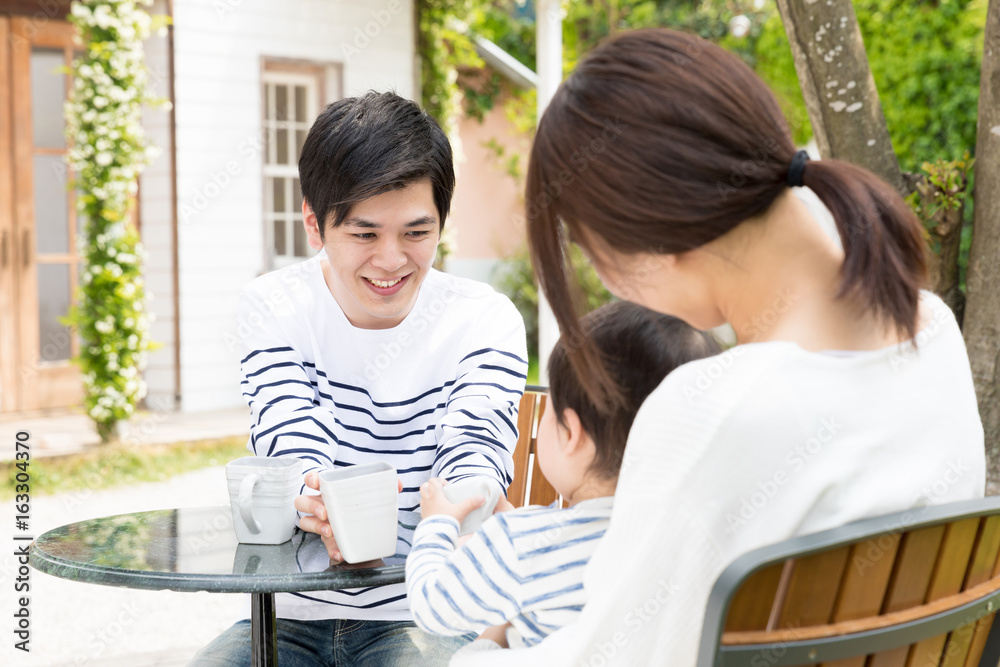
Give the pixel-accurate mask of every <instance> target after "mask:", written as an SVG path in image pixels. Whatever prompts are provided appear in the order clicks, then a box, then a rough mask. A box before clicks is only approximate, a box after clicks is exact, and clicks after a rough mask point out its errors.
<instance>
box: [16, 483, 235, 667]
mask: <svg viewBox="0 0 1000 667" xmlns="http://www.w3.org/2000/svg"><path fill="white" fill-rule="evenodd" d="M228 503H229V497H228V492H227V490H226V478H225V469H224V468H223V467H221V466H219V467H212V468H205V469H203V470H198V471H194V472H190V473H186V474H183V475H178V476H176V477H173V478H171V479H169V480H166V481H163V482H153V483H145V484H136V485H133V486H130V487H127V488H115V489H107V490H101V491H90V490H85V491H75V492H68V493H65V494H57V495H50V496H36V497H32V499H31V532H30V534H31V535H33V536H36V537H37V536H38V535H40V534H42V533H43V532H45V531H46V530H50V529H52V528H55V527H58V526H60V525H64V524H66V523H70V522H73V521H80V520H83V519H90V518H95V517H100V516H108V515H112V514H120V513H123V512H139V511H145V510H154V509H164V508H172V507H197V506H203V505H225V504H228ZM13 505H14V502H13V501H12V500H10V501H3V502H2V504H0V522H3V523H2V525H3V526H4V528H3V530H0V535H2V536H4V538H5V539H4V542H5V543H4V544H0V554H2V555H0V618H3V619H4V622H3V623H0V628H2V632H0V636H2V637H3V641H2V646H0V665H9V666H16V667H21V666H22V665H23V666H24V667H63V666H65V667H70V666H72V667H80V666H84V665H95V666H97V665H99V666H100V667H126V666H127V667H147V666H156V665H163V666H166V665H170V666H171V667H173V666H175V665H186V664H187V662H188V660H190V658H191V657H192V656H193V655H194V653H195V652H196V651H197V650H198V649H199V648H200V647H201V646H204V645H205V644H207V643H208V642H209V641H211V639H212V638H214V637H216V636H217V635H218V634H219V633H221V632H222V631H223V630H225V629H226V628H227V627H229V626H230V625H232V623H233V622H234V621H235V620H237V619H238V618H243V617H247V616H249V609H250V605H249V596H248V595H241V594H219V593H206V592H199V593H176V592H172V591H140V590H132V589H127V588H112V587H108V586H97V585H92V584H83V583H77V582H73V581H68V580H65V579H59V578H57V577H52V576H50V575H47V574H43V573H41V572H38V571H36V570H31V571H30V575H29V576H30V581H29V584H30V587H31V588H30V591H29V592H27V593H18V592H15V590H14V586H15V584H16V583H17V582H16V578H17V576H18V563H17V559H16V558H15V556H14V553H13V552H14V548H15V547H14V542H13V540H12V539H11V537H10V536H11V534H12V532H13V531H12V530H9V529H8V527H9V526H12V525H13V521H14V519H13V516H14V508H13ZM22 595H27V596H28V597H29V599H30V602H29V605H28V608H29V611H30V614H31V616H30V621H31V628H30V632H31V641H30V644H29V646H30V649H31V651H30V653H24V652H22V651H19V650H17V649H15V648H14V643H15V641H17V639H16V637H15V636H14V635H13V634H12V623H11V620H12V618H13V613H14V611H15V609H16V608H17V606H18V603H17V599H18V598H19V597H20V596H22Z"/></svg>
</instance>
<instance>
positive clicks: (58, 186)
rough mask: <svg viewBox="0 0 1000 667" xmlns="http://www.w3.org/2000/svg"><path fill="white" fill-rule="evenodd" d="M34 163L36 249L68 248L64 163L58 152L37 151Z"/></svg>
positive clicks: (61, 251)
mask: <svg viewBox="0 0 1000 667" xmlns="http://www.w3.org/2000/svg"><path fill="white" fill-rule="evenodd" d="M34 163H35V173H34V174H33V176H34V181H35V229H36V230H37V244H38V252H39V253H67V252H70V247H69V193H68V192H67V190H66V163H65V162H63V158H62V156H61V155H36V156H35V158H34Z"/></svg>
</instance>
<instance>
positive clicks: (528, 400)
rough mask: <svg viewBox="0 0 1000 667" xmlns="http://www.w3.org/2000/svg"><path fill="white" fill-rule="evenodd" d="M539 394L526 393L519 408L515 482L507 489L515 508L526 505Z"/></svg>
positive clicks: (515, 450)
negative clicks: (529, 464)
mask: <svg viewBox="0 0 1000 667" xmlns="http://www.w3.org/2000/svg"><path fill="white" fill-rule="evenodd" d="M537 402H538V394H537V393H535V392H529V391H526V392H524V395H523V396H522V397H521V402H520V403H519V404H518V408H517V445H516V446H515V448H514V480H513V481H512V482H511V483H510V486H509V487H507V500H509V501H510V502H511V504H512V505H514V506H515V507H521V506H522V505H524V504H525V502H524V501H525V497H524V496H525V492H526V490H527V489H526V485H527V483H528V460H529V458H528V457H529V456H530V454H531V450H532V438H533V437H534V436H533V435H532V432H533V430H534V424H535V404H536V403H537Z"/></svg>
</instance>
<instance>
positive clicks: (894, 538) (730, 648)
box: [698, 497, 1000, 667]
mask: <svg viewBox="0 0 1000 667" xmlns="http://www.w3.org/2000/svg"><path fill="white" fill-rule="evenodd" d="M998 553H1000V497H990V498H985V499H982V500H972V501H965V502H959V503H950V504H947V505H939V506H935V507H928V508H921V509H915V510H910V511H907V512H901V513H898V514H892V515H888V516H883V517H877V518H873V519H867V520H863V521H858V522H855V523H851V524H848V525H846V526H843V527H840V528H835V529H832V530H828V531H824V532H821V533H816V534H813V535H805V536H802V537H797V538H793V539H790V540H787V541H785V542H781V543H779V544H775V545H771V546H767V547H763V548H760V549H757V550H755V551H753V552H751V553H748V554H746V555H744V556H741V557H740V558H738V559H737V560H736V561H734V562H733V563H732V564H731V565H730V566H729V567H728V568H727V569H726V570H725V571H724V572H723V573H722V575H720V576H719V579H718V581H717V582H716V584H715V587H714V588H713V589H712V592H711V595H710V597H709V601H708V605H707V609H706V614H705V624H704V627H703V630H702V636H701V645H700V651H699V656H698V667H739V666H749V667H783V666H785V665H812V664H822V665H825V666H827V667H894V666H899V667H904V666H905V667H924V666H927V665H934V666H944V667H974V666H976V665H980V666H984V665H989V666H990V667H996V665H997V664H998V662H1000V631H998V629H997V627H995V626H994V624H993V617H994V615H995V612H996V611H997V609H1000V559H998ZM997 626H1000V623H998V624H997Z"/></svg>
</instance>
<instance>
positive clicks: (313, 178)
mask: <svg viewBox="0 0 1000 667" xmlns="http://www.w3.org/2000/svg"><path fill="white" fill-rule="evenodd" d="M299 178H300V180H301V183H302V197H303V198H304V199H305V200H306V201H307V202H309V206H310V207H311V208H312V210H313V213H315V214H316V218H317V220H319V233H320V237H322V236H323V233H324V232H325V229H326V227H327V225H328V224H329V226H331V227H337V226H338V225H340V224H341V223H343V222H344V219H345V218H347V214H348V213H349V212H350V210H351V207H352V206H353V205H354V204H356V203H358V202H360V201H363V200H365V199H369V198H371V197H374V196H376V195H379V194H382V193H383V192H388V191H390V190H397V189H399V188H403V187H405V186H407V185H409V184H411V183H414V182H416V181H420V180H424V179H426V180H429V181H430V183H431V189H432V190H433V192H434V205H435V207H436V208H437V212H438V216H439V217H440V227H439V229H443V228H444V221H445V218H446V217H447V216H448V210H449V209H450V208H451V197H452V194H454V192H455V167H454V164H453V163H452V152H451V144H450V143H449V142H448V137H447V136H445V133H444V131H443V130H442V129H441V126H439V125H438V124H437V121H435V120H434V119H433V118H432V117H431V116H429V115H428V114H427V113H426V112H425V111H423V110H422V109H421V108H420V107H419V106H418V105H417V104H416V102H413V101H412V100H408V99H405V98H403V97H400V96H399V95H396V94H395V93H376V92H374V91H372V92H369V93H367V94H365V95H363V96H362V97H348V98H346V99H343V100H338V101H336V102H334V103H333V104H330V105H329V106H327V107H326V109H324V110H323V112H322V113H320V115H319V117H318V118H317V119H316V122H315V123H313V126H312V128H311V129H310V130H309V134H308V136H307V137H306V140H305V143H304V144H303V146H302V156H301V157H300V158H299ZM331 213H332V214H333V215H332V219H328V216H330V214H331Z"/></svg>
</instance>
